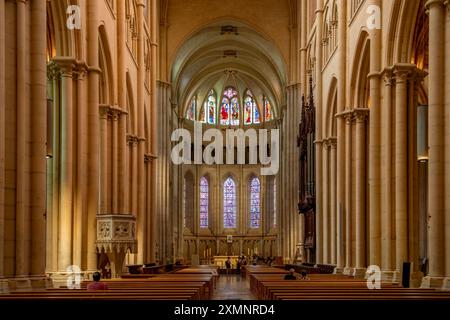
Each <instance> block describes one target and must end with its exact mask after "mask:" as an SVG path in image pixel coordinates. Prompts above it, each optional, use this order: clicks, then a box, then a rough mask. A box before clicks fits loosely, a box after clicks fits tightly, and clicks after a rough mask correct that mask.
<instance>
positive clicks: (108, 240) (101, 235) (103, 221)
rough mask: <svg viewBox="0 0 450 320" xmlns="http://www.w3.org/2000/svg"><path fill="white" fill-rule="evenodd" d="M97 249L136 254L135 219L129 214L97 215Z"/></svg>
mask: <svg viewBox="0 0 450 320" xmlns="http://www.w3.org/2000/svg"><path fill="white" fill-rule="evenodd" d="M96 244H97V249H98V250H99V251H100V252H101V251H102V250H104V251H105V252H118V253H120V252H122V253H126V252H127V250H128V249H130V251H131V252H132V253H136V248H137V246H136V217H135V216H133V215H131V214H126V215H125V214H116V215H97V241H96Z"/></svg>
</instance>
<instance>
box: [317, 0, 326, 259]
mask: <svg viewBox="0 0 450 320" xmlns="http://www.w3.org/2000/svg"><path fill="white" fill-rule="evenodd" d="M316 8H317V9H316V12H315V13H316V22H317V23H316V39H317V41H316V57H315V72H316V92H315V95H314V96H315V100H316V140H317V144H316V163H317V167H316V230H317V231H316V233H317V234H316V262H317V263H322V262H323V249H322V248H324V244H323V238H322V237H323V235H322V217H323V215H324V212H325V210H326V208H324V207H323V196H322V193H323V173H322V170H323V168H322V165H321V164H322V163H323V159H322V157H323V155H322V151H323V148H322V145H321V144H322V139H323V132H322V130H323V121H324V120H323V112H322V108H323V106H322V52H323V46H322V41H320V39H322V34H323V24H322V19H323V0H317V5H316Z"/></svg>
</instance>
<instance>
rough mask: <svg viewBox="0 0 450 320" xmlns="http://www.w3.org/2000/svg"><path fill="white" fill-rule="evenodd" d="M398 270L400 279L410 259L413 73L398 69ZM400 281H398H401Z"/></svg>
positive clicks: (396, 208) (396, 204) (396, 147)
mask: <svg viewBox="0 0 450 320" xmlns="http://www.w3.org/2000/svg"><path fill="white" fill-rule="evenodd" d="M394 73H395V101H396V102H395V104H396V105H395V243H396V244H395V257H396V259H395V260H396V263H395V269H396V277H397V276H400V273H401V270H402V265H403V262H406V261H407V259H408V243H407V236H408V225H407V211H408V153H407V149H408V140H407V135H408V123H407V90H406V88H407V80H408V76H409V70H408V69H405V68H403V67H402V66H397V67H396V69H395V71H394ZM398 279H399V278H396V280H398Z"/></svg>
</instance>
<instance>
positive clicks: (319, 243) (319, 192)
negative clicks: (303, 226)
mask: <svg viewBox="0 0 450 320" xmlns="http://www.w3.org/2000/svg"><path fill="white" fill-rule="evenodd" d="M316 130H317V129H316ZM322 144H323V142H322V141H315V151H316V163H317V167H316V213H315V214H316V263H323V249H324V244H323V234H322V232H323V214H324V208H323V202H322V201H323V200H322V199H323V188H322V183H323V182H322V181H323V179H322V165H321V164H322V149H323V147H322ZM319 185H320V187H319ZM319 209H320V211H319Z"/></svg>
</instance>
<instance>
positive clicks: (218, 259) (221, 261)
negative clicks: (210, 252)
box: [213, 256, 239, 269]
mask: <svg viewBox="0 0 450 320" xmlns="http://www.w3.org/2000/svg"><path fill="white" fill-rule="evenodd" d="M228 257H230V260H231V268H232V269H235V268H236V267H237V261H238V259H239V256H214V257H213V264H214V265H216V266H218V267H220V268H221V269H225V268H226V267H225V261H227V259H228Z"/></svg>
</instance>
